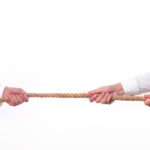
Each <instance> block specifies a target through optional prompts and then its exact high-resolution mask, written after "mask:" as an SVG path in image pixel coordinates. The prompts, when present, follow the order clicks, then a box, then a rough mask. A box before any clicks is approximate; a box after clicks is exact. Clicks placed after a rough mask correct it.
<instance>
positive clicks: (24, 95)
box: [21, 93, 29, 102]
mask: <svg viewBox="0 0 150 150" xmlns="http://www.w3.org/2000/svg"><path fill="white" fill-rule="evenodd" d="M21 95H22V96H23V99H24V101H25V102H28V101H29V97H28V95H27V94H26V93H24V94H21Z"/></svg>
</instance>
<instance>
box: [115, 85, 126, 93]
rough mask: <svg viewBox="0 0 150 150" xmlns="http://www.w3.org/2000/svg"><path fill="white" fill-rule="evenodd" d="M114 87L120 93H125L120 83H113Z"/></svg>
mask: <svg viewBox="0 0 150 150" xmlns="http://www.w3.org/2000/svg"><path fill="white" fill-rule="evenodd" d="M114 87H115V91H117V92H118V93H119V94H120V95H124V94H125V92H124V89H123V86H122V84H121V83H116V84H114Z"/></svg>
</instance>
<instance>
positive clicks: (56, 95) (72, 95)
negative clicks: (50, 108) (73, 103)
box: [0, 93, 145, 102]
mask: <svg viewBox="0 0 150 150" xmlns="http://www.w3.org/2000/svg"><path fill="white" fill-rule="evenodd" d="M27 95H28V97H31V98H34V97H37V98H50V97H53V98H90V97H91V95H90V94H88V93H28V94H27ZM112 99H113V100H125V101H145V98H144V97H142V96H128V95H124V96H113V98H112ZM8 101H9V99H6V98H1V99H0V102H8Z"/></svg>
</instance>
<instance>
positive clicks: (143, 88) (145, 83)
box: [121, 72, 150, 95]
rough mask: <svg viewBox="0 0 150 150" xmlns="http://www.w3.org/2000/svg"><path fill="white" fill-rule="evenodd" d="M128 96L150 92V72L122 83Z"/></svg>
mask: <svg viewBox="0 0 150 150" xmlns="http://www.w3.org/2000/svg"><path fill="white" fill-rule="evenodd" d="M121 84H122V86H123V89H124V92H125V94H126V95H136V94H141V93H145V92H150V72H149V73H146V74H141V75H139V76H136V77H134V78H130V79H126V80H124V81H122V82H121Z"/></svg>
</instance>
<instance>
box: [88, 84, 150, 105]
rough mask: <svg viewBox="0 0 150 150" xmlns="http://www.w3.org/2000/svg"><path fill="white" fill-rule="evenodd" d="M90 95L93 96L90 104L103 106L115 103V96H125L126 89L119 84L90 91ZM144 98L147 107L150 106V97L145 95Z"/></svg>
mask: <svg viewBox="0 0 150 150" xmlns="http://www.w3.org/2000/svg"><path fill="white" fill-rule="evenodd" d="M89 94H91V95H92V96H91V97H90V102H94V101H95V102H96V103H101V104H111V103H113V102H114V100H112V97H113V96H117V95H124V89H123V87H122V85H121V83H117V84H112V85H107V86H103V87H100V88H98V89H95V90H92V91H89ZM144 97H145V98H146V100H145V101H144V103H145V105H147V106H150V95H144Z"/></svg>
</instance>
